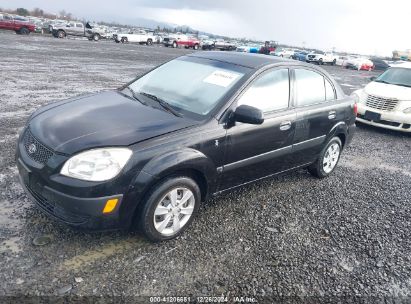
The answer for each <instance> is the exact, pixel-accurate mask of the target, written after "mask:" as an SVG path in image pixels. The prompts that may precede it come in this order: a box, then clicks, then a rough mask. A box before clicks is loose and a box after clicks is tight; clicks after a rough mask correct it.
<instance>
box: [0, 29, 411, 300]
mask: <svg viewBox="0 0 411 304" xmlns="http://www.w3.org/2000/svg"><path fill="white" fill-rule="evenodd" d="M0 40H1V41H2V43H1V44H0V58H2V64H1V68H0V83H1V88H0V143H1V145H0V258H1V263H0V295H3V296H4V295H8V296H20V295H45V296H50V295H59V294H66V295H78V296H84V295H86V296H91V295H94V296H110V297H112V296H118V295H122V296H159V295H161V296H189V295H192V296H201V295H204V296H217V295H225V296H228V299H229V301H234V300H235V299H234V298H233V297H234V296H249V297H257V299H259V300H261V301H264V300H265V301H270V300H269V298H270V297H272V299H277V300H278V299H281V300H286V301H288V302H306V301H308V300H312V302H313V303H314V302H315V303H318V302H336V301H342V302H346V301H348V300H349V299H350V300H352V301H354V302H357V301H360V302H374V303H375V302H378V301H381V303H382V302H384V301H385V300H387V299H388V298H390V299H396V300H398V299H407V297H410V296H411V263H410V262H411V255H410V252H411V243H410V239H409V235H410V233H411V216H410V214H411V207H410V201H411V190H410V177H411V162H410V159H411V152H410V151H411V149H410V148H411V137H410V136H409V135H404V134H400V133H395V132H388V131H384V130H380V129H376V128H370V127H366V126H362V125H359V126H358V128H357V134H356V136H355V138H354V140H353V143H352V144H351V146H350V147H348V148H347V149H346V150H345V153H344V154H343V156H342V159H341V162H340V165H339V168H338V169H337V170H336V171H335V173H334V174H333V175H332V176H330V177H329V178H327V179H324V180H318V179H315V178H313V177H311V176H310V175H309V174H308V173H307V172H306V171H305V170H300V171H296V172H293V173H290V174H287V175H282V176H278V177H275V178H270V179H267V180H265V181H262V182H257V183H255V184H252V185H249V186H246V187H243V188H241V189H238V190H235V191H232V192H230V193H227V194H224V195H220V196H218V197H216V198H214V199H213V200H211V201H209V202H208V203H207V204H205V205H204V206H202V207H201V210H200V213H199V216H198V217H197V218H196V220H195V221H194V223H193V225H192V226H191V228H190V229H189V230H188V231H187V232H185V233H184V234H183V235H182V236H180V237H178V238H177V239H175V240H172V241H169V242H165V243H160V244H151V243H148V242H146V241H144V240H143V239H142V238H141V237H140V236H138V235H136V234H134V233H128V232H116V233H83V232H78V231H75V230H72V229H71V228H68V227H66V226H64V225H61V224H59V223H57V222H55V221H53V220H51V219H49V218H47V217H46V216H44V215H43V214H42V213H41V212H39V211H38V210H37V209H36V208H35V206H34V204H33V203H32V202H31V201H30V200H29V199H28V197H27V196H26V195H25V194H24V192H23V190H22V188H21V187H20V185H19V184H18V180H17V170H16V167H15V162H14V148H15V144H16V139H17V133H18V131H19V129H20V128H21V127H22V126H23V124H24V123H25V121H26V119H27V117H28V116H29V114H30V113H31V112H32V111H33V110H34V109H36V108H38V107H39V106H41V105H44V104H47V103H49V102H51V101H53V100H59V99H65V98H68V97H72V96H76V95H79V94H85V93H89V92H97V91H101V90H103V89H109V88H116V87H118V86H120V85H121V84H123V83H124V82H126V81H128V80H130V79H132V78H133V77H134V76H135V75H136V74H141V73H143V72H144V71H146V70H148V69H150V68H152V67H153V66H156V65H158V64H160V63H162V62H164V61H167V60H169V59H171V58H174V57H177V56H179V55H182V54H184V53H186V52H187V51H186V50H180V49H167V48H163V47H157V46H153V47H147V46H138V45H131V44H129V45H122V44H115V43H112V42H104V41H101V42H98V43H95V42H89V41H82V40H70V39H63V40H61V39H54V38H51V37H40V36H34V35H31V36H29V37H22V36H17V35H14V34H12V33H5V32H0ZM325 68H326V69H327V70H328V71H329V72H330V73H331V74H332V75H333V76H335V78H336V79H337V81H338V82H340V84H341V85H342V86H343V88H344V90H346V92H347V93H350V92H351V91H352V90H354V89H356V88H360V87H363V86H364V85H365V84H366V83H367V82H368V79H369V77H370V76H372V75H376V73H373V72H358V71H349V70H345V69H342V68H340V67H325ZM42 237H43V238H42ZM41 241H45V243H46V244H44V245H43V246H37V245H35V244H37V243H38V242H41ZM383 298H385V299H383ZM134 299H135V298H134ZM192 299H193V298H192ZM408 299H409V298H408Z"/></svg>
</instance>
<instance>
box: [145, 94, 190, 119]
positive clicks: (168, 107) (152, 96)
mask: <svg viewBox="0 0 411 304" xmlns="http://www.w3.org/2000/svg"><path fill="white" fill-rule="evenodd" d="M138 93H139V94H141V95H143V96H146V97H148V98H150V99H152V100H154V101H157V102H158V104H159V105H160V106H162V107H163V108H164V109H165V110H167V111H168V112H170V113H171V114H173V115H175V116H177V117H182V115H181V114H180V113H178V112H177V111H176V110H174V109H173V108H172V107H171V106H170V104H169V103H168V102H167V101H164V100H163V99H161V98H160V97H157V96H156V95H154V94H150V93H146V92H138Z"/></svg>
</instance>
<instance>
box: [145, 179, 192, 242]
mask: <svg viewBox="0 0 411 304" xmlns="http://www.w3.org/2000/svg"><path fill="white" fill-rule="evenodd" d="M195 204H196V201H195V197H194V194H193V192H192V191H191V190H190V189H187V188H183V187H178V188H173V189H172V190H170V191H169V192H168V193H167V194H165V195H164V196H163V197H162V199H161V200H160V201H159V203H158V205H157V207H156V209H155V210H154V219H153V220H154V227H155V229H156V230H157V231H158V232H159V233H160V234H162V235H164V236H170V235H174V234H177V233H178V232H179V231H180V230H181V229H182V228H183V227H184V225H185V224H187V222H188V221H189V219H190V218H191V216H192V214H193V212H194V207H195Z"/></svg>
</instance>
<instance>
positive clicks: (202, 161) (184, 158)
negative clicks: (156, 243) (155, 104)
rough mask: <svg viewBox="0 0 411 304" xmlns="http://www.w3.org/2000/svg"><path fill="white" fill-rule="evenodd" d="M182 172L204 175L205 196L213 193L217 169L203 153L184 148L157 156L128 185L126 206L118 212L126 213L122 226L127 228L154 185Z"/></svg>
mask: <svg viewBox="0 0 411 304" xmlns="http://www.w3.org/2000/svg"><path fill="white" fill-rule="evenodd" d="M182 170H196V171H197V172H199V173H201V174H202V175H204V178H205V180H206V181H207V185H206V186H207V196H209V194H211V193H213V192H214V191H215V184H216V180H217V168H216V166H215V165H214V163H213V162H212V161H211V160H210V159H209V158H208V157H207V156H206V155H204V154H203V153H201V152H199V151H197V150H195V149H192V148H184V149H179V150H175V151H170V152H167V153H165V154H161V155H158V156H156V157H154V158H152V159H151V160H150V161H149V162H148V163H147V164H145V166H144V167H143V168H142V170H141V171H139V172H138V173H137V175H136V176H135V178H134V179H133V181H132V182H131V184H130V187H129V191H128V193H127V194H126V197H127V198H128V199H127V200H124V202H128V204H126V205H124V206H123V205H122V206H121V209H120V212H123V213H126V214H125V215H124V218H125V219H126V220H125V222H124V223H123V224H124V226H125V227H129V226H130V225H131V224H132V220H133V218H134V214H135V211H136V209H137V208H139V206H141V204H140V203H141V202H142V200H143V199H144V196H145V195H146V193H147V192H148V191H149V190H150V189H151V188H152V187H153V186H154V184H156V183H157V182H158V181H159V180H160V179H161V178H163V177H165V176H167V175H170V174H173V172H177V171H182Z"/></svg>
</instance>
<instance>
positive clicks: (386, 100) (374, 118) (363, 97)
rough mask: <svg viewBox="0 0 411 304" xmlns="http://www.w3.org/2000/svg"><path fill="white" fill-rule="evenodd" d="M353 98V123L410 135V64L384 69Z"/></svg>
mask: <svg viewBox="0 0 411 304" xmlns="http://www.w3.org/2000/svg"><path fill="white" fill-rule="evenodd" d="M372 80H373V81H372V82H370V83H369V84H368V85H367V86H366V87H365V88H364V89H361V90H357V91H355V92H354V93H353V94H354V95H355V96H357V98H358V100H359V103H358V115H357V121H359V122H361V123H365V124H368V125H372V126H376V127H381V128H385V129H391V130H397V131H402V132H411V63H403V64H400V65H397V66H396V67H391V68H389V69H387V70H386V71H385V72H384V73H382V74H381V75H380V76H379V77H377V78H372Z"/></svg>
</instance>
